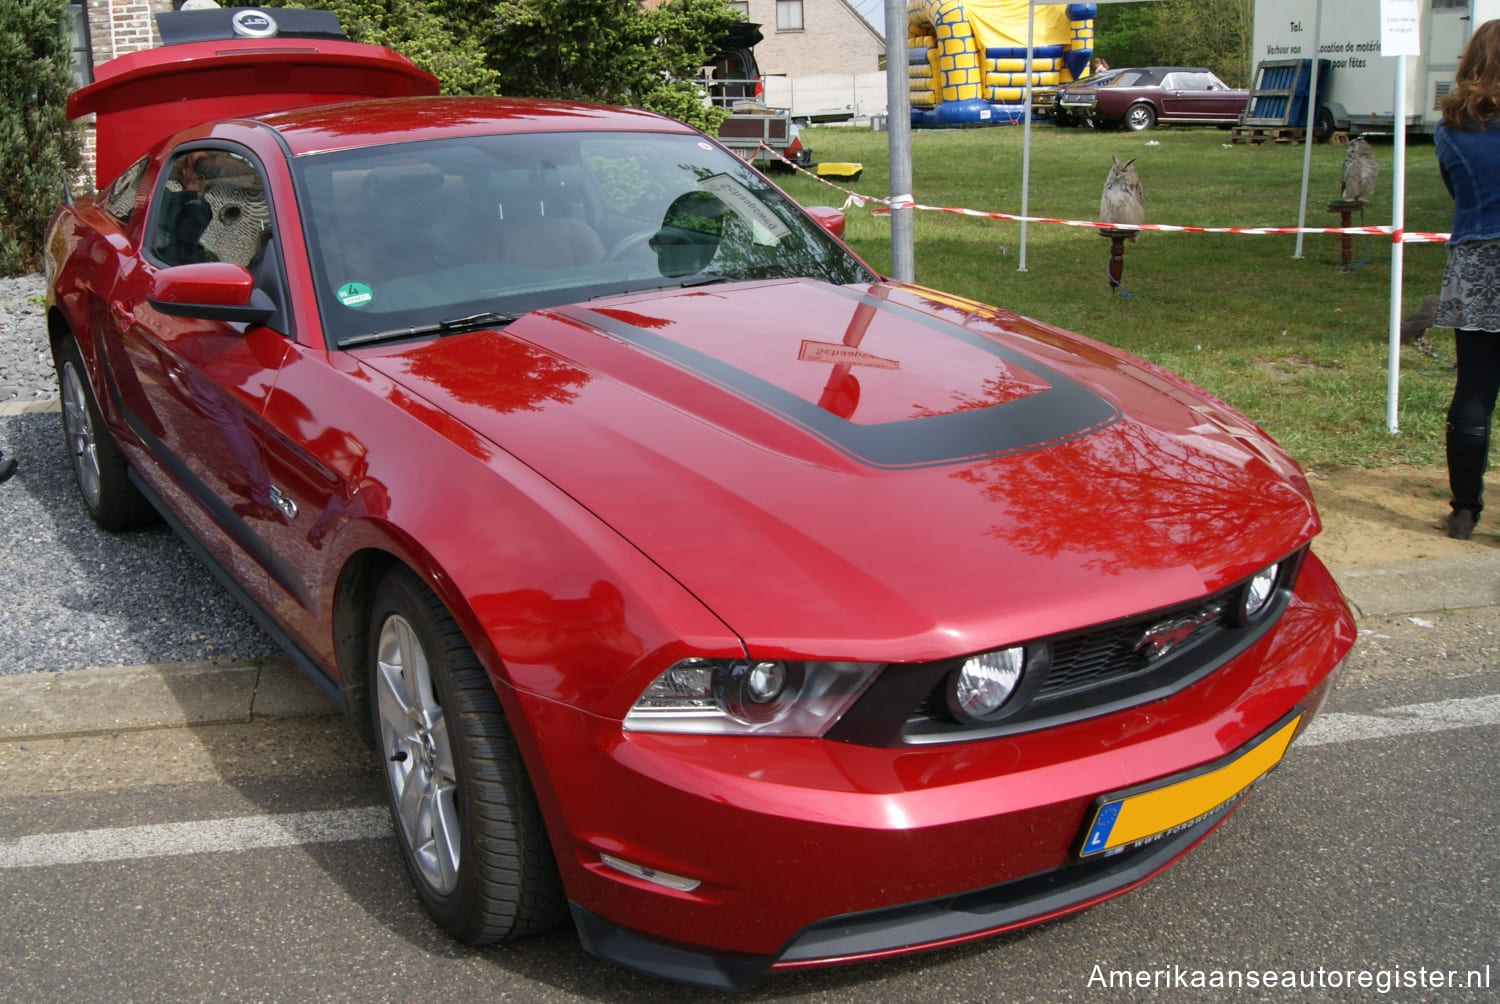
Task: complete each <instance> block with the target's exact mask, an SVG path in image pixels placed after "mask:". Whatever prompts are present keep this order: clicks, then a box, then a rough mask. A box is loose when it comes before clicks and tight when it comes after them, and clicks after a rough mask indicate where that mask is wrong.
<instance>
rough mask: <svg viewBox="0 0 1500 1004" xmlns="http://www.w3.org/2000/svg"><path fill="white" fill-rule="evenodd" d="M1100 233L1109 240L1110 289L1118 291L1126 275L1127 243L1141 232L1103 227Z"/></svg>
mask: <svg viewBox="0 0 1500 1004" xmlns="http://www.w3.org/2000/svg"><path fill="white" fill-rule="evenodd" d="M1099 232H1100V233H1101V234H1103V235H1104V236H1105V237H1108V238H1109V289H1110V292H1114V291H1115V290H1118V289H1119V288H1120V286H1121V284H1122V282H1123V281H1124V280H1123V278H1122V277H1123V276H1124V275H1125V242H1126V241H1127V240H1132V241H1133V240H1135V235H1136V234H1138V233H1140V231H1139V230H1122V229H1120V228H1118V227H1101V228H1100V229H1099Z"/></svg>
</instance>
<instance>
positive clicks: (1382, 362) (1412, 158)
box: [777, 124, 1453, 468]
mask: <svg viewBox="0 0 1500 1004" xmlns="http://www.w3.org/2000/svg"><path fill="white" fill-rule="evenodd" d="M1022 136H1023V131H1022V129H1021V128H1019V127H1008V126H1007V127H991V128H980V129H957V130H941V131H931V130H922V131H916V132H915V133H914V134H913V136H912V177H913V184H912V189H913V193H912V194H913V195H914V197H915V199H916V201H917V202H918V203H919V204H922V205H929V206H943V207H951V208H963V209H975V210H980V211H983V212H1002V213H1012V214H1019V213H1020V209H1021V172H1022ZM1229 139H1230V134H1229V132H1228V131H1226V130H1219V129H1211V128H1202V129H1200V128H1193V129H1182V128H1175V129H1156V130H1152V131H1150V132H1147V133H1128V132H1095V131H1092V130H1089V129H1058V128H1056V127H1054V126H1051V125H1047V124H1040V125H1037V126H1035V127H1034V128H1033V129H1032V150H1031V186H1030V199H1029V205H1028V215H1030V216H1034V217H1057V218H1062V219H1070V220H1092V219H1094V218H1095V217H1096V216H1097V215H1098V212H1099V193H1100V189H1101V187H1102V186H1103V183H1104V177H1105V175H1106V173H1107V172H1108V170H1109V164H1110V157H1111V155H1113V156H1117V157H1119V158H1120V159H1122V160H1125V159H1128V158H1131V157H1134V158H1135V159H1136V169H1137V172H1138V173H1139V175H1140V178H1141V186H1142V188H1143V189H1144V190H1145V194H1146V214H1147V215H1146V219H1147V222H1149V223H1166V224H1178V225H1185V226H1209V227H1251V226H1295V225H1296V223H1297V208H1298V198H1299V193H1300V189H1301V178H1302V162H1303V148H1302V147H1301V146H1293V145H1289V144H1284V145H1267V146H1249V145H1245V144H1237V145H1231V144H1230V143H1229ZM803 141H804V143H807V144H808V145H809V146H811V148H812V150H813V154H814V158H813V159H814V160H816V161H857V162H859V163H861V164H863V165H864V173H863V174H862V176H861V177H860V179H859V180H858V181H857V182H854V183H852V184H851V183H843V187H845V188H851V189H853V190H855V191H858V192H860V193H862V194H866V195H873V196H885V195H887V194H888V191H889V189H888V184H889V182H888V179H889V174H888V164H889V155H888V149H887V142H888V136H887V135H886V134H885V133H876V132H871V131H869V130H866V129H859V128H853V127H844V128H838V127H820V128H814V129H809V130H806V131H805V132H804V134H803ZM1148 143H1154V144H1155V145H1148ZM1344 149H1345V148H1344V147H1342V146H1333V145H1323V146H1317V145H1315V146H1314V147H1313V150H1312V175H1311V181H1310V185H1309V197H1308V210H1307V220H1306V225H1307V226H1311V227H1324V226H1338V225H1339V219H1338V216H1337V215H1335V214H1332V213H1329V212H1328V211H1327V209H1326V204H1327V203H1328V202H1329V201H1331V200H1334V199H1336V198H1337V197H1338V188H1339V172H1340V168H1341V166H1342V163H1343V158H1344ZM1375 154H1376V157H1377V158H1378V159H1379V160H1380V164H1381V176H1380V184H1379V188H1378V190H1377V193H1376V195H1375V196H1374V198H1373V199H1371V201H1370V203H1369V204H1368V209H1367V218H1366V220H1365V222H1366V223H1367V224H1370V225H1381V224H1389V223H1390V222H1391V182H1392V173H1391V172H1392V159H1393V157H1394V148H1393V146H1392V145H1391V143H1390V142H1389V141H1388V140H1387V141H1379V140H1377V142H1376V146H1375ZM777 180H778V181H779V182H780V183H781V184H782V185H783V187H785V188H786V190H787V191H788V193H789V194H791V195H792V196H793V197H794V198H796V199H797V200H798V201H799V202H802V203H803V204H804V205H814V204H824V205H827V204H832V205H839V204H840V203H841V202H842V201H843V195H842V194H841V193H840V192H838V191H836V190H834V189H831V188H827V187H825V186H823V185H822V184H820V183H818V182H817V181H815V180H813V179H810V178H806V177H803V176H800V175H799V176H796V177H787V176H778V179H777ZM1451 209H1452V203H1451V201H1450V200H1449V198H1448V194H1447V192H1446V191H1445V190H1444V189H1443V185H1442V181H1441V179H1440V177H1439V175H1438V170H1437V161H1436V158H1435V157H1434V156H1433V150H1432V145H1431V143H1430V141H1428V140H1425V139H1420V138H1414V139H1413V140H1412V141H1411V143H1410V144H1409V146H1408V148H1407V167H1406V229H1407V231H1409V232H1412V231H1420V232H1437V233H1441V232H1444V231H1446V230H1448V228H1449V224H1450V219H1451V218H1450V213H1451ZM848 216H849V221H848V231H847V234H846V237H847V239H848V241H849V243H850V245H851V246H852V247H853V248H854V249H855V250H856V251H857V252H859V253H860V254H861V255H863V256H864V257H865V259H866V260H867V261H868V262H869V263H870V264H871V265H873V266H874V267H875V268H877V269H879V270H881V271H883V272H884V271H888V270H889V267H890V260H891V255H890V225H889V223H888V221H887V220H886V219H885V218H883V217H877V216H874V215H873V214H871V212H870V210H869V208H868V207H867V208H864V209H853V208H851V209H850V210H849V213H848ZM1354 222H1355V223H1356V224H1357V223H1359V220H1358V219H1356V220H1355V221H1354ZM914 229H915V234H916V280H917V282H919V283H921V284H923V285H926V286H932V287H935V288H938V289H943V290H947V291H949V292H953V293H958V294H961V295H963V296H968V297H971V298H973V299H976V300H981V301H984V302H986V303H992V304H995V305H998V306H1001V307H1005V308H1007V309H1010V310H1014V311H1016V312H1018V313H1022V314H1026V315H1028V316H1031V317H1035V318H1038V319H1041V320H1044V321H1048V322H1051V323H1053V324H1057V325H1060V326H1061V327H1064V328H1069V329H1071V330H1073V331H1077V332H1080V333H1082V334H1085V335H1088V336H1090V337H1092V338H1097V339H1099V340H1100V341H1104V342H1108V343H1109V344H1111V345H1115V346H1118V347H1120V348H1122V349H1125V350H1127V351H1129V352H1133V353H1136V354H1138V355H1141V356H1144V357H1146V358H1147V359H1150V360H1152V361H1153V362H1156V363H1159V364H1161V365H1162V366H1165V367H1167V368H1168V369H1171V370H1173V371H1175V372H1177V373H1180V374H1182V375H1183V376H1185V377H1187V378H1188V379H1190V380H1192V381H1194V382H1195V383H1197V384H1199V385H1201V386H1202V387H1204V388H1206V389H1207V390H1209V391H1210V392H1212V393H1214V394H1216V395H1218V396H1219V397H1221V398H1223V399H1224V400H1226V401H1228V402H1229V403H1231V404H1232V405H1234V406H1235V407H1236V408H1238V409H1240V410H1241V411H1243V412H1244V413H1245V414H1246V415H1248V416H1249V417H1250V418H1252V419H1253V420H1255V421H1256V422H1257V423H1259V424H1260V425H1261V426H1262V427H1263V428H1265V429H1266V430H1267V431H1268V432H1269V433H1271V435H1273V436H1274V437H1276V439H1277V440H1279V441H1280V442H1281V443H1282V445H1284V446H1285V447H1286V448H1287V449H1288V450H1289V451H1291V453H1292V454H1293V455H1294V456H1296V458H1297V459H1298V460H1299V461H1300V462H1301V463H1302V464H1303V465H1304V466H1306V467H1310V468H1325V467H1332V466H1348V465H1357V466H1383V465H1388V464H1420V465H1431V464H1441V463H1442V429H1443V421H1444V414H1445V411H1446V409H1447V403H1448V397H1449V395H1450V393H1451V391H1452V384H1453V370H1452V365H1451V360H1452V358H1453V334H1452V332H1451V331H1446V330H1436V331H1433V332H1430V333H1429V338H1430V339H1431V341H1432V343H1433V345H1434V346H1435V349H1436V352H1437V354H1438V355H1439V356H1440V357H1441V358H1440V359H1433V358H1430V357H1428V356H1425V355H1423V354H1421V353H1419V352H1417V351H1416V350H1415V349H1413V348H1411V347H1409V346H1407V347H1403V349H1402V352H1401V363H1400V372H1401V383H1400V395H1399V401H1400V408H1399V411H1398V424H1399V427H1400V431H1399V432H1398V433H1396V434H1395V435H1392V434H1391V433H1390V432H1388V431H1387V429H1386V425H1385V421H1386V392H1387V372H1388V337H1389V336H1388V328H1389V314H1390V279H1391V245H1390V241H1389V240H1388V239H1387V238H1383V237H1372V238H1366V237H1363V236H1357V237H1354V238H1353V245H1352V249H1351V250H1352V258H1353V261H1354V262H1355V263H1361V262H1362V263H1363V264H1360V265H1359V267H1357V268H1354V269H1352V270H1347V271H1346V270H1343V269H1342V268H1341V259H1340V247H1339V244H1340V242H1339V238H1338V237H1336V236H1329V235H1306V236H1304V238H1303V257H1302V258H1300V259H1297V258H1294V257H1293V253H1294V251H1295V249H1296V238H1295V237H1294V236H1249V235H1227V234H1174V233H1143V234H1141V236H1140V239H1139V240H1138V241H1137V242H1136V243H1134V244H1129V243H1127V244H1126V245H1125V248H1126V250H1125V259H1124V289H1125V290H1126V291H1127V292H1128V293H1129V294H1130V296H1129V297H1126V296H1121V295H1118V294H1116V293H1114V292H1112V291H1111V289H1110V286H1109V279H1108V272H1107V268H1108V261H1109V246H1110V242H1109V240H1108V239H1107V238H1105V237H1103V236H1102V235H1101V234H1099V233H1098V232H1097V231H1095V230H1092V229H1087V228H1079V227H1067V226H1060V225H1056V224H1040V223H1033V224H1030V225H1028V227H1027V241H1026V271H1025V272H1021V271H1019V270H1018V265H1019V263H1020V237H1021V227H1020V224H1019V223H1013V222H1009V221H998V220H986V219H978V218H970V217H961V216H954V215H951V214H945V213H933V212H920V211H919V212H917V213H916V214H915V219H914ZM1444 257H1445V255H1444V250H1443V247H1442V245H1441V244H1408V245H1407V246H1406V249H1405V268H1404V272H1405V280H1404V284H1403V296H1402V313H1403V315H1404V314H1405V313H1406V312H1407V311H1408V310H1410V309H1412V308H1414V307H1415V306H1416V304H1417V303H1418V301H1420V300H1421V298H1422V297H1423V296H1425V295H1427V294H1429V293H1436V292H1437V291H1438V288H1439V285H1440V283H1441V280H1442V272H1443V262H1444Z"/></svg>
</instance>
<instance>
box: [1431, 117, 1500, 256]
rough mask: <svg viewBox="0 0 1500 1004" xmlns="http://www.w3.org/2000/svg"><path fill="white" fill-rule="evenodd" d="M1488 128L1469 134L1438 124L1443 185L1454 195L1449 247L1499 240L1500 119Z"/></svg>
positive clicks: (1436, 137) (1436, 142) (1436, 144)
mask: <svg viewBox="0 0 1500 1004" xmlns="http://www.w3.org/2000/svg"><path fill="white" fill-rule="evenodd" d="M1485 126H1486V128H1484V129H1475V130H1472V131H1470V130H1465V129H1453V128H1450V127H1449V126H1448V125H1446V124H1445V123H1438V127H1437V129H1436V130H1435V131H1434V132H1433V135H1432V142H1433V146H1434V147H1436V148H1437V158H1438V167H1439V168H1440V169H1441V170H1442V172H1443V184H1445V185H1447V186H1448V194H1449V195H1452V196H1453V233H1452V236H1450V237H1449V239H1448V243H1449V244H1450V245H1453V244H1463V243H1465V242H1467V241H1486V240H1492V239H1494V238H1497V237H1500V119H1495V118H1492V119H1490V120H1489V121H1488V122H1487V123H1485Z"/></svg>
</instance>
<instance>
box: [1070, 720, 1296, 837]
mask: <svg viewBox="0 0 1500 1004" xmlns="http://www.w3.org/2000/svg"><path fill="white" fill-rule="evenodd" d="M1301 720H1302V715H1301V713H1300V712H1299V713H1298V714H1295V715H1293V716H1292V717H1291V718H1289V719H1288V720H1287V721H1285V722H1283V723H1282V724H1281V725H1279V726H1277V727H1276V728H1275V730H1274V731H1272V732H1271V734H1270V735H1267V736H1266V737H1264V738H1263V739H1260V740H1257V741H1256V743H1255V744H1254V745H1253V746H1251V747H1250V748H1249V749H1248V750H1245V751H1244V752H1242V753H1236V754H1234V755H1233V756H1232V757H1231V758H1230V759H1229V760H1228V761H1226V762H1220V763H1219V764H1218V765H1217V766H1215V765H1210V766H1208V767H1206V768H1203V769H1200V770H1198V771H1195V772H1193V773H1192V774H1190V775H1188V776H1186V777H1180V778H1178V779H1176V780H1169V781H1166V782H1159V783H1156V784H1153V785H1151V786H1148V787H1145V788H1137V789H1134V790H1132V791H1128V792H1118V793H1116V794H1113V795H1106V796H1104V797H1103V798H1101V799H1099V801H1098V802H1097V803H1096V804H1095V807H1094V813H1093V817H1092V820H1091V821H1090V823H1089V825H1088V828H1087V829H1086V830H1085V831H1084V838H1083V846H1082V847H1081V848H1080V849H1079V852H1078V856H1079V857H1084V858H1087V857H1092V856H1094V855H1095V854H1107V853H1109V852H1110V851H1116V850H1123V849H1124V848H1126V847H1136V846H1139V845H1140V844H1144V843H1149V842H1151V841H1152V840H1156V839H1158V838H1160V837H1162V836H1165V835H1167V834H1169V833H1173V832H1176V831H1179V830H1182V829H1185V828H1186V827H1188V826H1191V825H1193V824H1194V823H1197V822H1199V821H1200V820H1202V819H1205V818H1207V817H1208V816H1211V815H1213V814H1214V813H1215V812H1217V811H1218V810H1220V809H1222V808H1224V807H1225V806H1226V805H1228V804H1229V803H1231V802H1233V801H1234V800H1235V799H1236V798H1238V797H1239V796H1240V795H1241V794H1243V793H1244V792H1245V790H1246V789H1247V788H1249V787H1250V786H1251V785H1252V784H1254V783H1255V782H1256V781H1259V780H1260V779H1261V778H1262V777H1264V776H1265V775H1266V773H1267V772H1268V771H1269V770H1270V769H1271V768H1272V767H1274V766H1276V765H1277V764H1278V763H1279V762H1280V761H1281V758H1282V757H1283V756H1284V755H1286V750H1287V747H1288V746H1290V745H1291V743H1292V736H1293V735H1294V734H1295V733H1296V731H1297V723H1298V722H1300V721H1301Z"/></svg>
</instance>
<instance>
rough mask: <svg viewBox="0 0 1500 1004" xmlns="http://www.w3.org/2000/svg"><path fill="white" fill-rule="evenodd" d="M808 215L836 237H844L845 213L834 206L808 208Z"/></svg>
mask: <svg viewBox="0 0 1500 1004" xmlns="http://www.w3.org/2000/svg"><path fill="white" fill-rule="evenodd" d="M807 215H809V216H811V217H812V218H813V219H815V220H817V221H818V225H819V226H821V227H822V228H823V229H824V230H827V231H828V232H829V233H831V234H833V236H835V237H839V238H842V237H843V236H844V213H843V211H842V210H839V209H834V208H833V207H832V206H808V207H807Z"/></svg>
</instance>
